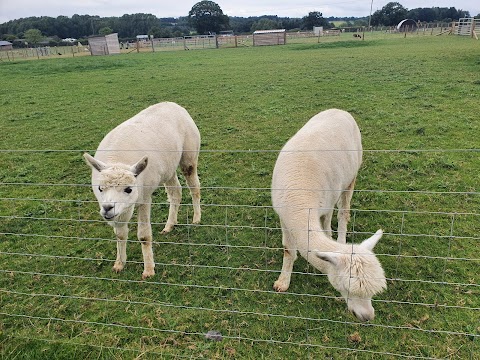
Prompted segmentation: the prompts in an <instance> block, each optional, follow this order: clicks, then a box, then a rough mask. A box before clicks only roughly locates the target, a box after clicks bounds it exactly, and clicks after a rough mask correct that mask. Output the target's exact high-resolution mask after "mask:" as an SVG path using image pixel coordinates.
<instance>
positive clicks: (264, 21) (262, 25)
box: [250, 18, 280, 32]
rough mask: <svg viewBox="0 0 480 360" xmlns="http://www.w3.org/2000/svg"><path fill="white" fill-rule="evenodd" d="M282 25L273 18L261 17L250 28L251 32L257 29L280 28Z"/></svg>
mask: <svg viewBox="0 0 480 360" xmlns="http://www.w3.org/2000/svg"><path fill="white" fill-rule="evenodd" d="M279 27H280V26H279V25H278V22H276V21H275V20H272V19H268V18H261V19H260V20H258V21H255V22H254V23H253V25H252V26H251V28H250V31H251V32H254V31H257V30H273V29H278V28H279Z"/></svg>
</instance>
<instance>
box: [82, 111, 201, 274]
mask: <svg viewBox="0 0 480 360" xmlns="http://www.w3.org/2000/svg"><path fill="white" fill-rule="evenodd" d="M199 151H200V133H199V131H198V128H197V126H196V125H195V123H194V122H193V120H192V118H191V117H190V115H189V114H188V112H187V111H186V110H185V109H184V108H182V107H181V106H179V105H177V104H175V103H171V102H164V103H159V104H156V105H153V106H150V107H149V108H147V109H145V110H143V111H141V112H140V113H138V114H137V115H135V116H134V117H132V118H131V119H129V120H127V121H125V122H124V123H122V124H120V125H118V126H117V127H116V128H115V129H113V130H112V131H110V132H109V133H108V134H107V135H106V136H105V137H104V138H103V140H102V141H101V142H100V145H99V146H98V149H97V152H96V153H95V157H92V156H90V155H89V154H87V153H85V154H84V157H85V160H86V162H87V164H88V165H89V166H90V167H91V168H92V188H93V192H94V194H95V196H96V198H97V200H98V203H99V205H100V214H101V216H102V217H103V218H104V219H105V220H107V221H108V224H109V225H111V226H112V227H113V229H114V231H115V234H116V237H117V259H116V261H115V264H114V266H113V270H114V271H116V272H119V271H121V270H123V268H124V266H125V263H126V261H127V252H126V247H127V237H128V222H129V221H130V218H131V217H132V215H133V210H134V207H135V204H136V205H137V207H138V234H137V235H138V239H139V240H140V242H141V244H142V253H143V261H144V271H143V274H142V278H143V279H146V278H148V277H150V276H153V275H155V263H154V261H153V250H152V227H151V224H150V210H151V203H152V194H153V192H154V191H155V189H157V188H158V187H159V186H161V185H164V186H165V190H166V192H167V196H168V201H169V202H170V209H169V213H168V220H167V222H166V224H165V228H164V229H163V230H162V233H167V232H169V231H171V230H172V229H173V226H174V225H175V224H176V223H177V213H178V209H179V207H180V202H181V200H182V188H181V185H180V183H179V181H178V177H177V168H178V167H179V166H180V169H181V170H182V173H183V174H184V176H185V178H186V181H187V185H188V187H189V189H190V193H191V195H192V202H193V223H199V222H200V217H201V211H200V182H199V180H198V175H197V164H198V154H199Z"/></svg>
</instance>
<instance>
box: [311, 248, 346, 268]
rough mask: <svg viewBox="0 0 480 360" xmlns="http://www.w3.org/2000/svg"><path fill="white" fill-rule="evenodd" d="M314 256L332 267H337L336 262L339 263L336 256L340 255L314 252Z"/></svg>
mask: <svg viewBox="0 0 480 360" xmlns="http://www.w3.org/2000/svg"><path fill="white" fill-rule="evenodd" d="M315 255H316V256H317V257H318V258H319V259H320V260H323V261H326V262H328V263H330V264H332V265H333V266H337V265H338V262H339V258H338V256H339V255H340V254H338V253H334V252H322V251H316V252H315Z"/></svg>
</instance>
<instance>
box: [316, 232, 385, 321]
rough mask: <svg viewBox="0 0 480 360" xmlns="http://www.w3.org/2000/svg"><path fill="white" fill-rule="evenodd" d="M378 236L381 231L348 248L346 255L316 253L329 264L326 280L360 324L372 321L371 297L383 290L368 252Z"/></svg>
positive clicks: (382, 278)
mask: <svg viewBox="0 0 480 360" xmlns="http://www.w3.org/2000/svg"><path fill="white" fill-rule="evenodd" d="M382 234H383V232H382V230H378V231H377V232H376V233H375V234H374V235H373V236H372V237H370V238H368V239H367V240H364V241H363V242H362V243H361V244H358V245H351V246H348V248H349V251H348V253H339V252H317V253H316V255H317V256H318V257H319V258H320V259H321V260H324V261H326V262H327V263H328V264H329V266H328V269H329V270H328V273H327V275H328V280H329V281H330V283H331V284H332V285H333V287H334V288H335V289H337V290H338V291H339V292H340V293H341V294H342V296H343V297H344V299H345V300H346V302H347V306H348V309H349V310H350V311H351V312H352V313H353V314H354V315H355V316H356V317H357V318H358V319H359V320H361V321H369V320H373V318H374V317H375V310H374V309H373V306H372V297H373V296H374V295H376V294H378V293H380V292H382V291H383V290H384V289H386V288H387V283H386V280H385V273H384V271H383V268H382V265H381V264H380V262H379V261H378V259H377V258H376V256H375V254H374V253H373V252H372V250H373V248H374V247H375V245H376V244H377V242H378V240H380V238H381V237H382Z"/></svg>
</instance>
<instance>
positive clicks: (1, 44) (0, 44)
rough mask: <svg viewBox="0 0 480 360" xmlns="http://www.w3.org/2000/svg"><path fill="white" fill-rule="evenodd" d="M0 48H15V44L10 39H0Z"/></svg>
mask: <svg viewBox="0 0 480 360" xmlns="http://www.w3.org/2000/svg"><path fill="white" fill-rule="evenodd" d="M0 50H13V45H12V43H11V42H9V41H0Z"/></svg>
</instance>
